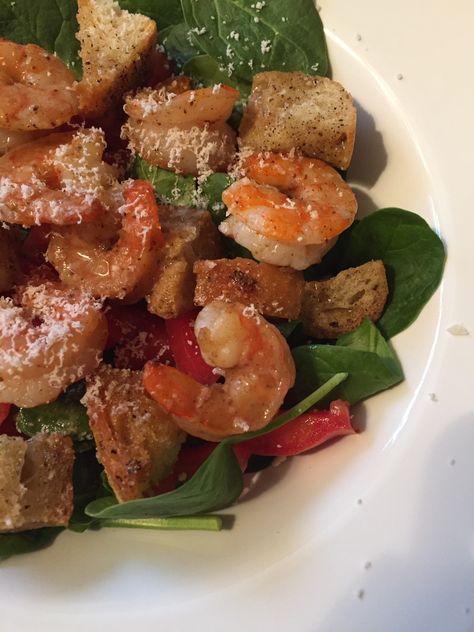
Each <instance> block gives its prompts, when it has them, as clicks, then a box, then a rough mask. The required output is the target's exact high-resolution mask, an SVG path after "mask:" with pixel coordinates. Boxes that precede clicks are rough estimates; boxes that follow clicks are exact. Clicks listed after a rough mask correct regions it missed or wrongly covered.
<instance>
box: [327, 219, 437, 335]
mask: <svg viewBox="0 0 474 632" xmlns="http://www.w3.org/2000/svg"><path fill="white" fill-rule="evenodd" d="M371 259H382V261H383V262H384V265H385V269H386V271H387V278H388V283H389V288H390V295H389V299H388V302H387V307H386V308H385V312H384V314H383V316H382V318H381V319H380V320H379V321H378V326H379V327H380V330H381V331H382V333H384V334H385V336H386V337H388V338H391V337H392V336H394V335H395V334H397V333H399V332H400V331H403V330H404V329H406V328H407V327H408V326H409V325H410V324H411V323H412V322H413V321H414V320H415V319H416V317H417V316H418V314H419V313H420V311H421V310H422V308H423V307H424V305H425V304H426V303H427V302H428V300H429V299H430V297H431V296H432V295H433V293H434V292H435V290H436V288H437V287H438V285H439V283H440V281H441V278H442V275H443V269H444V263H445V259H446V253H445V250H444V245H443V242H442V241H441V239H440V238H439V237H438V235H437V234H436V233H435V232H434V231H433V230H432V229H431V228H430V227H429V225H428V224H427V223H426V222H425V220H424V219H423V218H421V217H420V216H419V215H417V214H416V213H411V212H410V211H405V210H402V209H398V208H386V209H382V210H380V211H376V212H375V213H372V214H371V215H368V216H367V217H366V218H364V219H363V220H362V221H360V222H359V223H358V224H357V225H355V226H354V227H353V228H352V229H350V233H349V235H348V237H347V238H346V239H345V240H344V249H341V251H340V260H339V262H338V269H339V270H343V269H344V268H348V267H350V266H358V265H360V264H362V263H365V262H367V261H370V260H371Z"/></svg>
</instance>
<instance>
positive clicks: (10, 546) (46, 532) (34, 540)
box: [0, 527, 63, 561]
mask: <svg viewBox="0 0 474 632" xmlns="http://www.w3.org/2000/svg"><path fill="white" fill-rule="evenodd" d="M61 531H63V529H62V527H45V528H44V529H33V530H31V531H22V532H21V533H2V534H0V561H1V560H6V559H7V558H9V557H12V555H20V554H21V553H31V552H32V551H39V550H40V549H44V548H46V547H47V546H49V545H50V544H52V543H53V541H54V540H55V539H56V538H57V536H58V535H59V534H60V533H61Z"/></svg>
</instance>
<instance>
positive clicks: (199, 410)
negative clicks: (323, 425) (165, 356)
mask: <svg viewBox="0 0 474 632" xmlns="http://www.w3.org/2000/svg"><path fill="white" fill-rule="evenodd" d="M195 332H196V337H197V340H198V343H199V347H200V349H201V353H202V355H203V358H204V360H205V361H206V362H207V363H208V364H209V365H210V366H214V367H218V368H217V369H216V371H219V374H221V375H222V376H224V378H225V383H224V384H213V385H211V386H203V385H201V384H199V383H198V382H196V381H195V380H194V379H193V378H192V377H190V376H189V375H186V374H185V373H182V372H181V371H178V369H175V368H173V367H169V366H165V365H163V364H157V363H148V364H147V365H145V371H144V384H145V388H146V389H147V391H148V392H149V393H150V395H151V396H152V397H153V398H154V399H155V400H156V401H157V402H158V403H159V404H160V406H161V407H162V408H164V409H165V410H166V411H168V412H169V413H171V414H172V415H173V416H174V419H175V421H176V423H177V424H178V425H179V426H180V427H181V428H182V429H183V430H185V431H186V432H188V433H189V434H191V435H194V436H196V437H201V438H202V439H208V440H211V441H216V440H220V439H222V438H224V437H227V436H231V435H234V434H239V433H241V432H246V431H248V430H257V429H259V428H262V427H264V426H266V425H267V424H268V423H269V422H270V421H271V420H272V419H273V417H274V415H275V414H276V412H277V411H278V409H279V408H280V406H281V405H282V403H283V400H284V398H285V395H286V393H287V392H288V390H289V389H290V388H291V387H292V386H293V384H294V380H295V365H294V362H293V358H292V356H291V353H290V350H289V347H288V345H287V343H286V340H285V339H284V338H283V336H282V335H281V334H280V332H279V331H278V329H276V327H274V326H273V325H271V324H270V323H268V322H267V321H266V320H265V319H264V318H262V317H261V316H260V315H259V314H258V313H257V312H255V310H254V309H253V308H250V307H245V306H244V305H241V304H240V303H224V302H222V301H213V302H212V303H209V304H208V305H206V307H204V308H203V309H202V311H201V312H200V313H199V315H198V317H197V319H196V324H195Z"/></svg>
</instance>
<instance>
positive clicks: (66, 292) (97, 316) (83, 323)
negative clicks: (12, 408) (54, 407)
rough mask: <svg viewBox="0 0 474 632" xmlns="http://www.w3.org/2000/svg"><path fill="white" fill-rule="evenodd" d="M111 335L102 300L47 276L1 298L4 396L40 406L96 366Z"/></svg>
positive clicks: (0, 374)
mask: <svg viewBox="0 0 474 632" xmlns="http://www.w3.org/2000/svg"><path fill="white" fill-rule="evenodd" d="M106 339H107V320H106V318H105V316H104V314H103V313H102V312H101V304H100V303H98V302H97V301H95V300H94V299H93V298H92V297H91V296H90V295H87V294H85V293H83V292H80V291H78V290H71V289H68V288H64V287H63V286H61V284H60V283H58V282H51V281H47V282H45V283H42V284H39V285H28V286H26V287H23V288H20V289H19V290H18V293H17V296H16V300H13V299H9V298H2V299H0V378H1V381H0V402H8V403H13V404H15V405H16V406H26V407H31V406H37V405H39V404H44V403H46V402H49V401H52V400H54V399H55V398H56V397H57V396H58V395H59V394H60V393H61V392H62V391H63V390H64V388H66V387H67V386H69V384H72V383H73V382H75V381H76V380H78V379H81V378H82V377H84V376H85V375H87V374H88V373H90V372H91V371H93V370H94V369H95V368H96V367H97V365H98V364H99V361H100V355H101V352H102V350H103V349H104V346H105V343H106Z"/></svg>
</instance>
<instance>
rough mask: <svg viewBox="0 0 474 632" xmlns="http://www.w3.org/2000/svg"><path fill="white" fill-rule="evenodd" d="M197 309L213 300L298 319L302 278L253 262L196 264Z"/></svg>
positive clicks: (292, 271) (233, 261) (301, 275)
mask: <svg viewBox="0 0 474 632" xmlns="http://www.w3.org/2000/svg"><path fill="white" fill-rule="evenodd" d="M194 272H195V274H196V290H195V292H194V303H195V305H199V306H204V305H207V303H210V302H211V301H214V300H224V301H228V302H234V301H235V302H239V303H244V304H245V305H253V306H254V307H255V308H256V309H258V311H259V312H260V313H261V314H263V315H264V316H273V317H276V318H288V319H294V318H298V316H299V313H300V310H301V303H302V300H303V288H304V279H303V274H302V273H301V272H299V271H297V270H293V269H292V268H280V267H278V266H273V265H270V264H268V263H257V262H256V261H253V260H252V259H242V258H237V259H217V260H215V261H208V260H205V261H197V262H196V263H195V264H194Z"/></svg>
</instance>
